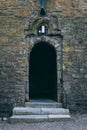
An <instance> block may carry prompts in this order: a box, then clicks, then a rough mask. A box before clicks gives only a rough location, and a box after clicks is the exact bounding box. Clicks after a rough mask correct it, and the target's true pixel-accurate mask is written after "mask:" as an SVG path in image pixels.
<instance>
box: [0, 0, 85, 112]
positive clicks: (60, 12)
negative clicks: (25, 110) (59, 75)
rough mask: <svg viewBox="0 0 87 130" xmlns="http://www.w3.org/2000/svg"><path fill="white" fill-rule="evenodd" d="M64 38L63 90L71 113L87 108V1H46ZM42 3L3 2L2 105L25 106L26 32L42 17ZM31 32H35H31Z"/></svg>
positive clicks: (0, 16) (31, 0)
mask: <svg viewBox="0 0 87 130" xmlns="http://www.w3.org/2000/svg"><path fill="white" fill-rule="evenodd" d="M45 9H46V12H47V17H51V16H56V19H57V24H58V29H60V30H61V33H62V35H63V46H62V50H63V51H62V56H63V59H62V61H63V64H62V69H63V86H64V89H65V91H66V94H67V105H68V108H69V109H72V110H83V111H84V109H86V106H87V0H73V1H72V0H66V1H65V0H55V1H54V0H47V1H46V2H45ZM39 11H40V1H39V0H21V1H19V0H1V1H0V103H4V104H5V103H11V104H13V105H14V106H15V105H16V106H24V104H25V100H26V95H25V93H26V92H25V91H26V90H25V87H26V86H27V83H28V82H29V81H28V80H29V79H28V72H27V70H28V68H29V65H28V59H27V57H28V50H27V48H29V47H30V45H28V44H27V43H26V39H25V36H26V31H25V30H26V29H28V27H29V24H31V23H32V21H34V19H36V18H38V17H39ZM31 31H32V30H31Z"/></svg>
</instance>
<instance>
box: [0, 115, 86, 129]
mask: <svg viewBox="0 0 87 130" xmlns="http://www.w3.org/2000/svg"><path fill="white" fill-rule="evenodd" d="M71 116H72V120H68V121H59V122H42V123H17V124H9V123H8V122H7V121H6V120H5V121H1V120H0V130H15V129H16V130H65V129H66V130H73V129H74V130H78V129H79V130H87V114H82V115H81V114H72V115H71Z"/></svg>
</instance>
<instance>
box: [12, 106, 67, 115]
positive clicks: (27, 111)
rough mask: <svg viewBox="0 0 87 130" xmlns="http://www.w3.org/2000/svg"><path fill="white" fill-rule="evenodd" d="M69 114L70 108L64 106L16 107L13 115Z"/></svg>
mask: <svg viewBox="0 0 87 130" xmlns="http://www.w3.org/2000/svg"><path fill="white" fill-rule="evenodd" d="M49 114H53V115H55V114H57V115H69V110H68V109H64V108H30V107H15V108H14V109H13V115H49Z"/></svg>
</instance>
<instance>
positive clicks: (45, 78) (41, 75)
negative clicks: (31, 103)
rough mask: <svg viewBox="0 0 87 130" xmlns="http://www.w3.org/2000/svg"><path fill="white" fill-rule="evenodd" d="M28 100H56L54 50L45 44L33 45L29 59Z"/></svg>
mask: <svg viewBox="0 0 87 130" xmlns="http://www.w3.org/2000/svg"><path fill="white" fill-rule="evenodd" d="M29 64H30V67H29V99H51V100H55V101H56V100H57V63H56V50H55V48H54V46H52V45H50V44H49V43H47V42H39V43H37V44H35V45H34V47H33V48H32V50H31V53H30V59H29Z"/></svg>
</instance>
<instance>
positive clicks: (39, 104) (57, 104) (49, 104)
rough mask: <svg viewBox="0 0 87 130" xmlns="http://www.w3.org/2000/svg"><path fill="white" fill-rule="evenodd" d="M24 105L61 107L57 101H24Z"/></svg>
mask: <svg viewBox="0 0 87 130" xmlns="http://www.w3.org/2000/svg"><path fill="white" fill-rule="evenodd" d="M25 107H33V108H61V107H62V103H57V102H26V103H25Z"/></svg>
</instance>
